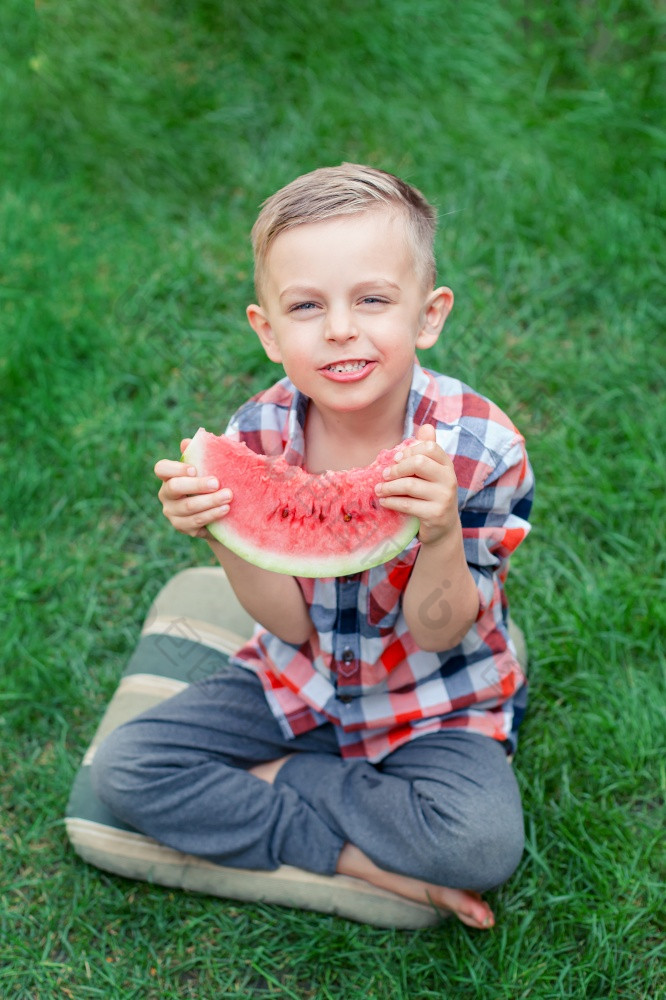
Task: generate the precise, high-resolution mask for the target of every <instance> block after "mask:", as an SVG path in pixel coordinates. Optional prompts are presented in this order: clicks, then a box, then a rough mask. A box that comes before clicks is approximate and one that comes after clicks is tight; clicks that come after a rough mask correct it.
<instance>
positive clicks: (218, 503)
mask: <svg viewBox="0 0 666 1000" xmlns="http://www.w3.org/2000/svg"><path fill="white" fill-rule="evenodd" d="M231 500H232V496H231V490H227V489H224V490H218V491H217V492H215V493H197V494H194V495H192V496H185V497H180V498H178V499H174V500H172V501H171V502H169V500H168V499H167V501H166V503H165V504H164V512H165V514H166V515H167V517H170V516H171V517H192V516H193V515H196V516H199V515H201V514H203V515H205V516H206V517H208V515H209V514H210V512H211V511H215V510H217V509H218V508H221V507H226V508H227V509H226V510H225V514H226V513H227V511H228V509H229V504H230V503H231ZM213 520H214V518H213ZM199 526H201V525H199Z"/></svg>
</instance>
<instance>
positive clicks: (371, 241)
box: [247, 208, 453, 412]
mask: <svg viewBox="0 0 666 1000" xmlns="http://www.w3.org/2000/svg"><path fill="white" fill-rule="evenodd" d="M452 305H453V294H452V293H451V291H450V290H449V289H448V288H438V289H435V290H434V291H433V290H432V289H430V290H428V288H427V287H426V286H425V284H424V281H423V278H422V276H421V275H420V274H418V272H417V269H416V267H415V264H414V257H413V253H412V251H411V247H410V243H409V240H408V237H407V233H406V227H405V220H404V217H403V216H402V215H401V214H400V213H399V212H398V211H391V210H390V209H381V208H380V209H373V210H371V211H368V212H364V213H362V214H359V215H355V216H346V217H342V218H339V219H331V220H327V221H326V222H317V223H308V224H305V225H301V226H297V227H295V228H294V229H291V230H287V231H286V232H284V233H281V234H280V236H278V237H277V239H276V240H275V242H274V243H273V245H272V247H271V248H270V251H269V254H268V260H267V267H266V281H265V287H264V294H263V302H262V305H261V306H257V305H252V306H249V307H248V311H247V314H248V319H249V321H250V324H251V325H252V327H253V329H254V330H255V331H256V333H257V334H258V335H259V337H260V339H261V342H262V344H263V345H264V348H265V350H266V353H267V354H268V357H269V358H270V359H271V361H275V362H278V363H281V364H282V365H283V367H284V370H285V372H286V374H287V375H288V376H289V378H290V379H291V381H292V382H293V383H294V385H296V386H297V388H298V389H300V390H301V392H303V393H305V394H306V395H307V396H309V397H310V398H311V399H312V400H313V401H314V403H315V405H316V406H317V407H319V408H321V409H325V410H328V411H337V412H349V411H360V410H363V409H366V408H368V407H370V408H372V407H376V406H377V404H381V403H382V402H384V403H386V404H388V406H389V408H390V406H391V405H394V406H398V407H403V409H404V405H405V402H406V398H407V393H408V392H409V387H410V385H411V379H412V368H413V364H414V356H415V353H414V352H415V349H416V348H427V347H431V346H432V345H433V344H434V343H435V341H436V340H437V337H438V336H439V332H440V330H441V328H442V326H443V324H444V321H445V319H446V317H447V315H448V313H449V311H450V309H451V306H452Z"/></svg>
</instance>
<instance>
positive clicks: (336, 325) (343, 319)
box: [326, 309, 358, 342]
mask: <svg viewBox="0 0 666 1000" xmlns="http://www.w3.org/2000/svg"><path fill="white" fill-rule="evenodd" d="M357 336H358V331H357V330H356V324H355V323H354V317H353V315H352V314H351V312H350V311H349V310H348V309H330V310H329V312H328V315H327V316H326V337H327V339H328V340H336V341H340V342H344V341H346V340H353V339H354V338H355V337H357Z"/></svg>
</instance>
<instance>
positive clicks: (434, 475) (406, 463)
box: [382, 442, 451, 482]
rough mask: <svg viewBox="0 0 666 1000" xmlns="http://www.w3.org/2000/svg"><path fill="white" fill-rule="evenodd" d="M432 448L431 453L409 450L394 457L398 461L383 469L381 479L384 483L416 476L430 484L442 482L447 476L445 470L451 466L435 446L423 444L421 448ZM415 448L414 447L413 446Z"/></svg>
mask: <svg viewBox="0 0 666 1000" xmlns="http://www.w3.org/2000/svg"><path fill="white" fill-rule="evenodd" d="M429 446H432V448H433V449H435V450H433V451H430V450H428V451H425V452H424V451H421V450H420V451H415V450H410V451H409V452H407V453H405V454H404V455H402V456H400V457H399V455H400V453H398V455H396V458H397V459H398V461H397V462H396V463H395V464H394V465H390V466H389V467H388V468H386V469H384V471H383V473H382V478H383V479H384V481H385V482H389V481H391V480H395V479H402V478H405V477H407V476H416V477H417V478H419V479H428V480H430V481H431V482H443V481H444V479H445V478H446V475H447V470H448V469H449V466H451V460H450V459H449V457H448V455H446V453H445V452H443V451H442V450H441V448H439V447H438V446H437V445H435V444H432V443H431V442H425V443H424V444H423V445H422V446H420V447H422V448H428V447H429ZM414 447H415V448H416V447H417V446H416V445H415V446H414Z"/></svg>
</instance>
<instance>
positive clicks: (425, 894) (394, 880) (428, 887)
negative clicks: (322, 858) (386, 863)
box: [337, 844, 495, 930]
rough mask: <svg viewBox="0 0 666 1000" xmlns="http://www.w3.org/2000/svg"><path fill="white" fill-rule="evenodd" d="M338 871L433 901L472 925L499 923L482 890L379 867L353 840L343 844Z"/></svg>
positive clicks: (487, 925) (390, 889)
mask: <svg viewBox="0 0 666 1000" xmlns="http://www.w3.org/2000/svg"><path fill="white" fill-rule="evenodd" d="M337 871H338V872H339V873H340V874H341V875H353V876H354V877H355V878H361V879H364V880H365V881H366V882H371V883H372V884H373V885H377V886H379V887H380V888H381V889H388V890H389V891H390V892H395V893H397V894H398V895H399V896H406V898H407V899H414V900H416V902H418V903H431V904H432V905H433V906H436V907H437V909H438V910H448V911H450V912H451V913H453V914H454V915H455V916H456V917H457V918H458V920H461V921H462V923H463V924H467V926H468V927H476V928H478V929H484V930H485V929H488V928H490V927H492V926H493V925H494V923H495V917H494V915H493V911H492V910H491V909H490V907H489V906H488V904H487V903H486V902H485V901H484V900H483V899H482V898H481V896H480V895H479V893H478V892H472V891H471V890H467V889H448V888H446V886H443V885H434V884H432V883H430V882H422V881H421V880H420V879H417V878H411V877H410V876H408V875H397V874H396V873H395V872H388V871H385V870H384V869H383V868H378V867H377V865H376V864H375V863H374V862H373V861H371V860H370V858H369V857H368V856H367V855H365V854H364V853H363V851H361V850H359V848H358V847H355V846H354V845H353V844H345V846H344V847H343V848H342V851H341V852H340V857H339V858H338V867H337Z"/></svg>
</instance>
